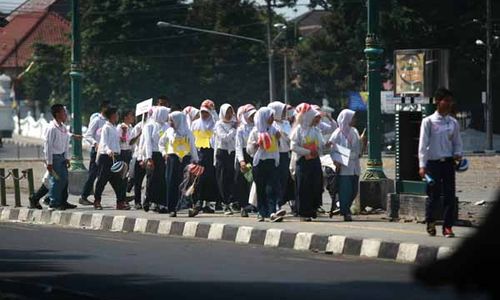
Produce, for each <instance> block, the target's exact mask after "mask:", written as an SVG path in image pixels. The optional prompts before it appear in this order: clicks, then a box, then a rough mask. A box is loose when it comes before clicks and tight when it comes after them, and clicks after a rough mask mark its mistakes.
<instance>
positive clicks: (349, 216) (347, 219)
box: [344, 215, 352, 222]
mask: <svg viewBox="0 0 500 300" xmlns="http://www.w3.org/2000/svg"><path fill="white" fill-rule="evenodd" d="M344 222H352V217H351V215H345V216H344Z"/></svg>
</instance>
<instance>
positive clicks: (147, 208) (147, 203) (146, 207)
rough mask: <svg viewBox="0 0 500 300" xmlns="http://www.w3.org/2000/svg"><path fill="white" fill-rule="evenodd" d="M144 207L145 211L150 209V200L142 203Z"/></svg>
mask: <svg viewBox="0 0 500 300" xmlns="http://www.w3.org/2000/svg"><path fill="white" fill-rule="evenodd" d="M142 209H144V211H145V212H148V211H149V202H146V201H144V203H143V204H142Z"/></svg>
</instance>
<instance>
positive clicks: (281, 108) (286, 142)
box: [267, 101, 292, 207]
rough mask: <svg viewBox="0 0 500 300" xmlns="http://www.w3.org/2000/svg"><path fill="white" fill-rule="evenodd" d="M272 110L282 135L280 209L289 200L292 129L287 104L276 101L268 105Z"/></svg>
mask: <svg viewBox="0 0 500 300" xmlns="http://www.w3.org/2000/svg"><path fill="white" fill-rule="evenodd" d="M267 107H269V108H270V109H272V110H273V113H274V123H273V125H274V127H276V129H277V130H278V131H279V133H280V139H279V152H280V164H279V166H278V169H279V182H280V188H279V198H278V203H277V204H278V207H281V206H283V205H285V203H286V202H287V201H288V200H289V199H286V198H285V197H286V195H287V187H288V180H289V178H290V170H289V166H290V133H291V131H292V127H291V126H290V123H288V120H287V119H286V116H287V110H286V104H284V103H282V102H279V101H274V102H271V103H269V104H268V105H267Z"/></svg>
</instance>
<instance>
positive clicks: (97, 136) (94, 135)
mask: <svg viewBox="0 0 500 300" xmlns="http://www.w3.org/2000/svg"><path fill="white" fill-rule="evenodd" d="M104 124H106V118H104V116H103V115H102V114H98V115H97V116H95V117H93V118H91V120H90V124H89V127H88V128H87V131H86V132H85V134H84V136H83V139H84V140H85V141H87V142H88V143H89V144H90V145H91V146H92V147H93V146H94V145H95V144H98V143H99V141H100V140H101V131H102V127H103V126H104Z"/></svg>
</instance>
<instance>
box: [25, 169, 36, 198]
mask: <svg viewBox="0 0 500 300" xmlns="http://www.w3.org/2000/svg"><path fill="white" fill-rule="evenodd" d="M26 171H27V172H28V193H29V194H28V195H30V196H31V195H33V194H34V193H35V183H34V181H33V169H27V170H26Z"/></svg>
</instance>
